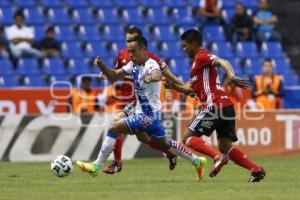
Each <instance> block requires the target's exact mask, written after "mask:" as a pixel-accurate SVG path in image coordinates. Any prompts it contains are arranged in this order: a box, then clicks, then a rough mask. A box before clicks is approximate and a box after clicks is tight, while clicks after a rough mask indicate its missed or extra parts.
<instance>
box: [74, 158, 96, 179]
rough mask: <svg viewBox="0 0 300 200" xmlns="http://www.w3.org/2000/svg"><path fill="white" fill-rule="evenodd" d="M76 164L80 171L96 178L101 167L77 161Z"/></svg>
mask: <svg viewBox="0 0 300 200" xmlns="http://www.w3.org/2000/svg"><path fill="white" fill-rule="evenodd" d="M76 164H77V165H78V166H79V168H80V169H81V171H83V172H86V173H89V174H91V175H92V176H98V174H99V171H100V168H101V166H100V165H97V164H95V163H92V162H91V163H84V162H81V161H77V162H76Z"/></svg>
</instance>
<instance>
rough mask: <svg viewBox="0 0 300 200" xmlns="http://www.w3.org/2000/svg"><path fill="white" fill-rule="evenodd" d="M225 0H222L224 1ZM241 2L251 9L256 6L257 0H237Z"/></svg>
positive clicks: (254, 8)
mask: <svg viewBox="0 0 300 200" xmlns="http://www.w3.org/2000/svg"><path fill="white" fill-rule="evenodd" d="M225 1H227V0H224V1H223V2H225ZM239 2H241V3H242V4H244V5H245V7H246V8H250V9H252V10H256V9H257V8H258V1H253V0H239Z"/></svg>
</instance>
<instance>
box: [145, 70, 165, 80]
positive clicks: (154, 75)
mask: <svg viewBox="0 0 300 200" xmlns="http://www.w3.org/2000/svg"><path fill="white" fill-rule="evenodd" d="M161 77H162V75H161V72H160V70H154V71H153V72H151V74H150V75H149V76H146V77H145V79H144V82H145V83H151V82H157V81H160V80H161Z"/></svg>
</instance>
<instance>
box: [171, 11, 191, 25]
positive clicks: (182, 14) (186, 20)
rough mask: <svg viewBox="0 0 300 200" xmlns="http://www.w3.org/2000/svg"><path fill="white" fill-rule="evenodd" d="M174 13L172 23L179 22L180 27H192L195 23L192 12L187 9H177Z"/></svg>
mask: <svg viewBox="0 0 300 200" xmlns="http://www.w3.org/2000/svg"><path fill="white" fill-rule="evenodd" d="M175 11H176V12H174V14H173V15H174V16H175V21H172V22H173V23H176V24H177V23H178V21H180V24H181V25H188V26H193V25H195V24H196V23H197V21H196V18H195V16H193V13H192V10H191V9H189V8H177V9H176V10H175Z"/></svg>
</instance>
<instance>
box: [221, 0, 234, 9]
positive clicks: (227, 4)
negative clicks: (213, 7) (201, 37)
mask: <svg viewBox="0 0 300 200" xmlns="http://www.w3.org/2000/svg"><path fill="white" fill-rule="evenodd" d="M236 2H237V1H236V0H222V8H225V9H227V8H234V6H235V4H236Z"/></svg>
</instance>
